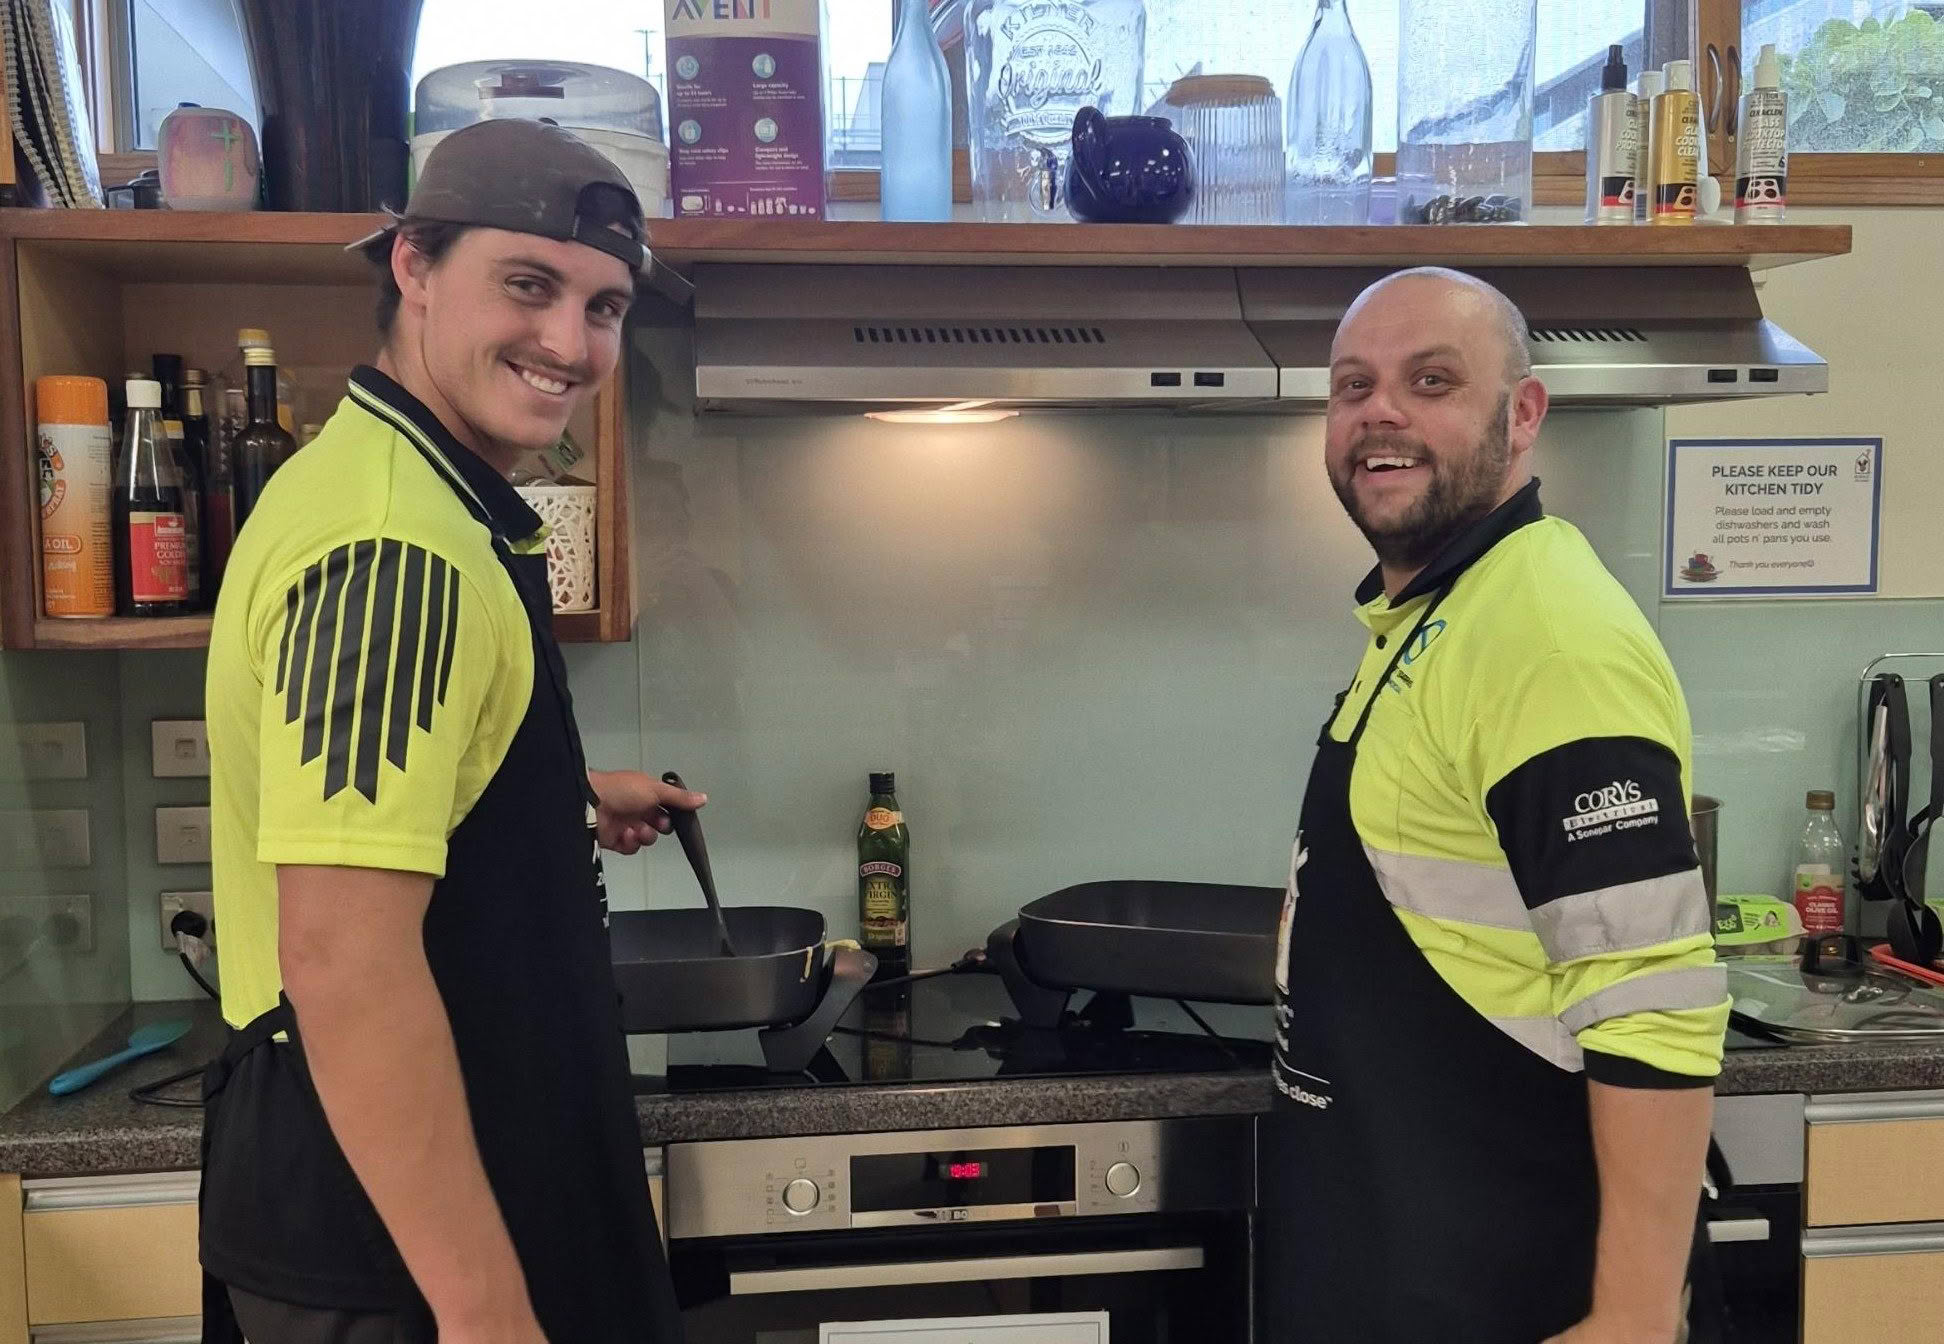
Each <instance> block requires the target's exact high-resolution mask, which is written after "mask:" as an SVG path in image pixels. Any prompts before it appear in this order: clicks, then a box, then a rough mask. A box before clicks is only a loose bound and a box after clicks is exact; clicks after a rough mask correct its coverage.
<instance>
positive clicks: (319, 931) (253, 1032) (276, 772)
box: [202, 120, 703, 1344]
mask: <svg viewBox="0 0 1944 1344" xmlns="http://www.w3.org/2000/svg"><path fill="white" fill-rule="evenodd" d="M365 250H366V253H367V255H368V256H369V257H370V258H371V259H372V260H373V261H374V262H375V263H376V264H377V266H378V275H379V325H380V327H381V329H382V331H383V333H384V340H383V348H382V349H381V351H380V353H379V355H378V359H377V362H376V366H375V367H365V368H359V369H357V370H355V371H353V373H352V374H351V378H350V385H349V387H348V388H347V389H346V395H345V399H344V400H343V401H342V402H341V403H340V404H339V407H338V409H337V412H336V413H335V414H334V415H332V417H331V419H330V422H329V423H328V424H326V425H325V427H324V430H323V433H321V434H320V435H319V436H318V437H317V439H316V440H315V441H314V442H312V443H311V444H309V445H308V446H307V447H306V448H305V449H304V450H303V451H302V452H301V453H299V454H298V455H297V456H296V457H295V458H294V459H292V460H291V461H290V462H289V463H288V464H287V465H285V466H284V467H282V468H281V469H279V471H278V472H277V475H276V477H275V478H274V479H273V480H272V481H271V482H270V485H269V488H268V489H267V490H266V491H265V492H264V494H263V498H262V501H261V503H260V504H259V505H258V506H257V509H256V511H255V512H254V513H252V514H251V515H250V521H249V525H248V526H247V527H245V528H244V529H243V533H242V535H241V536H240V537H239V538H238V539H237V544H236V549H235V552H234V554H233V555H232V557H231V559H230V564H229V570H228V573H227V575H226V576H225V579H224V582H223V591H222V596H221V600H220V601H219V602H218V603H217V608H216V620H215V629H214V631H213V633H212V635H211V638H210V647H209V685H208V718H209V745H210V764H211V776H212V778H211V795H212V796H211V809H212V830H213V841H214V854H213V858H214V860H215V862H214V877H215V895H216V913H217V923H218V924H219V925H220V926H221V928H222V931H223V1011H224V1016H225V1017H226V1018H227V1019H228V1021H229V1023H230V1024H231V1026H232V1027H234V1028H235V1029H236V1030H235V1031H234V1032H233V1033H232V1035H231V1039H230V1043H229V1046H228V1048H227V1049H226V1050H225V1051H224V1054H223V1057H222V1059H221V1060H220V1061H218V1063H216V1064H215V1065H213V1066H212V1067H211V1070H210V1073H209V1076H208V1078H207V1080H206V1082H205V1085H204V1092H205V1096H206V1098H207V1102H208V1107H207V1111H206V1113H205V1121H204V1159H203V1182H202V1261H203V1266H204V1269H205V1271H206V1272H207V1274H208V1276H209V1277H208V1279H207V1280H206V1283H205V1293H204V1332H205V1335H204V1337H205V1339H207V1340H211V1341H222V1342H223V1344H238V1342H239V1341H240V1340H241V1339H242V1337H243V1336H244V1335H247V1336H248V1338H249V1340H250V1341H251V1344H429V1341H431V1340H433V1339H435V1338H436V1339H437V1340H438V1341H440V1344H546V1341H549V1340H551V1341H553V1344H664V1342H671V1341H676V1340H679V1339H680V1337H681V1324H680V1322H679V1320H678V1319H677V1316H676V1312H675V1305H674V1301H673V1294H672V1291H671V1288H670V1285H669V1282H668V1275H667V1271H666V1269H665V1267H664V1265H663V1261H662V1250H661V1242H660V1238H659V1236H658V1235H657V1233H656V1229H655V1220H654V1213H653V1210H652V1208H651V1207H650V1203H649V1195H648V1187H647V1180H646V1174H645V1170H644V1168H643V1164H642V1152H641V1136H640V1131H639V1129H638V1128H637V1125H636V1121H635V1112H634V1101H633V1096H632V1089H631V1086H630V1082H629V1074H628V1063H627V1055H626V1048H625V1042H624V1039H623V1037H622V1033H621V1023H620V1016H619V1010H618V1007H617V996H616V991H615V983H614V973H613V968H612V966H611V964H610V962H609V951H608V935H607V901H606V894H605V892H604V890H603V886H602V878H601V867H600V852H599V851H600V848H601V847H606V848H609V849H614V850H618V851H620V852H622V853H634V852H635V851H636V850H638V849H639V848H640V847H641V846H642V845H644V844H648V843H651V842H652V841H653V840H654V838H655V836H656V835H657V834H659V833H661V832H663V831H665V830H667V829H668V827H669V819H668V809H670V808H686V809H693V808H696V807H699V806H701V804H702V802H703V799H702V798H701V796H700V795H696V794H690V793H687V792H685V791H682V790H679V789H673V788H669V787H667V786H665V785H663V784H661V783H660V782H658V781H656V780H654V779H651V778H649V777H648V776H646V775H644V774H641V773H639V772H635V771H617V772H612V773H606V772H590V771H589V770H588V768H587V763H586V761H585V760H584V759H583V757H582V754H581V743H580V734H579V732H578V731H577V729H576V728H575V724H574V714H573V702H572V700H571V698H570V697H569V696H568V693H567V683H566V671H565V668H564V667H563V666H562V663H561V658H560V650H559V647H558V646H557V645H556V644H555V642H554V637H553V633H552V628H551V621H552V604H551V600H550V596H549V586H548V583H547V561H546V547H545V540H546V530H545V528H544V527H543V526H542V524H541V521H540V518H539V516H538V515H536V514H535V513H534V511H533V510H532V509H531V508H529V507H528V506H527V504H526V503H525V501H524V500H522V499H521V498H520V496H519V494H518V493H516V492H515V491H514V489H513V487H512V486H511V485H510V484H508V482H507V479H506V477H507V473H508V472H510V471H511V470H512V468H513V467H514V465H515V463H516V462H517V461H518V460H519V458H520V457H521V456H522V455H523V454H526V453H531V452H535V451H538V450H542V449H545V448H547V447H549V446H551V445H552V444H554V443H555V442H557V441H558V440H559V438H560V435H561V434H562V433H563V432H564V431H565V429H566V428H567V424H568V421H569V419H570V418H571V417H572V415H573V413H574V411H575V409H576V408H577V407H579V406H580V405H582V404H584V403H585V402H586V400H587V399H588V398H589V397H591V396H592V395H593V394H594V391H595V389H596V388H597V387H599V386H600V385H601V384H602V383H603V382H605V381H606V380H607V378H608V375H609V374H611V373H612V372H613V371H614V366H615V363H616V361H617V359H618V358H619V356H620V351H621V347H622V331H623V324H624V321H625V319H626V317H627V314H628V309H629V306H630V305H631V303H632V302H633V299H634V292H635V281H636V277H637V275H638V274H639V273H640V271H641V269H642V267H643V265H644V263H645V261H646V258H647V253H646V250H645V247H644V237H643V222H642V216H641V207H640V204H639V202H638V201H637V200H636V198H635V195H634V192H633V191H632V190H631V189H630V188H629V186H628V182H627V179H626V178H625V177H623V176H622V175H621V173H620V172H619V170H617V169H616V168H615V167H614V165H613V164H612V163H610V162H608V160H606V159H605V158H603V157H602V156H601V155H600V154H598V153H596V152H595V151H594V150H593V149H591V148H589V147H588V146H587V145H585V144H583V143H582V142H580V141H579V140H577V139H575V138H574V137H573V136H572V135H569V134H568V133H567V132H565V131H562V130H560V129H558V128H556V127H553V126H548V125H543V124H541V123H538V122H528V121H510V120H503V121H488V122H483V123H481V124H479V125H476V126H470V127H467V128H466V129H464V130H461V131H456V132H454V133H453V134H452V135H451V136H450V137H448V138H447V139H446V140H445V141H444V142H443V143H441V144H440V145H439V147H438V148H437V149H436V150H434V151H433V152H432V155H431V157H430V159H429V160H428V161H427V163H426V165H425V170H424V172H423V173H422V174H421V175H420V177H419V181H418V185H417V188H416V189H415V190H414V191H413V193H412V199H411V201H410V203H409V205H408V206H407V208H406V212H405V215H404V216H403V218H402V219H400V220H399V221H398V223H397V224H396V226H395V227H394V228H391V229H388V230H386V231H385V232H384V233H382V234H379V235H376V236H374V237H373V238H372V239H370V240H368V242H367V243H366V245H365ZM232 1315H233V1319H232ZM239 1324H240V1326H241V1331H242V1333H241V1334H239V1333H238V1332H237V1326H238V1325H239Z"/></svg>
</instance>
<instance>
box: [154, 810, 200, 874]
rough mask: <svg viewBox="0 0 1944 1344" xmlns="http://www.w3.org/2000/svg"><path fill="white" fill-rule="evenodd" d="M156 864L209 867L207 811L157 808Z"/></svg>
mask: <svg viewBox="0 0 1944 1344" xmlns="http://www.w3.org/2000/svg"><path fill="white" fill-rule="evenodd" d="M155 861H156V862H157V863H208V862H209V809H208V808H207V807H158V808H156V809H155Z"/></svg>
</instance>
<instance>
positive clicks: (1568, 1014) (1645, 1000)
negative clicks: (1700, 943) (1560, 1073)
mask: <svg viewBox="0 0 1944 1344" xmlns="http://www.w3.org/2000/svg"><path fill="white" fill-rule="evenodd" d="M1727 997H1728V971H1727V969H1726V968H1725V967H1721V966H1683V967H1680V968H1679V969H1678V970H1671V971H1655V972H1652V973H1650V974H1646V975H1636V976H1633V977H1631V978H1629V979H1626V980H1622V981H1621V982H1620V983H1619V984H1617V985H1608V986H1607V987H1606V988H1605V989H1602V990H1598V991H1596V992H1595V993H1592V994H1588V995H1587V996H1586V997H1585V998H1583V999H1581V1000H1580V1001H1579V1002H1578V1003H1576V1004H1574V1005H1572V1006H1571V1007H1570V1008H1568V1009H1566V1011H1565V1012H1563V1013H1561V1014H1560V1015H1559V1021H1560V1024H1561V1025H1562V1026H1564V1027H1565V1028H1566V1029H1567V1030H1568V1031H1570V1032H1574V1033H1575V1034H1577V1033H1579V1032H1582V1031H1585V1030H1586V1029H1587V1028H1588V1027H1590V1026H1592V1025H1594V1024H1595V1023H1596V1022H1605V1021H1607V1020H1608V1019H1609V1018H1615V1017H1625V1016H1627V1014H1629V1013H1674V1012H1679V1011H1681V1010H1682V1009H1684V1008H1713V1007H1716V1006H1718V1005H1719V1004H1721V1003H1722V1002H1723V1001H1724V1000H1726V999H1727Z"/></svg>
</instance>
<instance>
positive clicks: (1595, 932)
mask: <svg viewBox="0 0 1944 1344" xmlns="http://www.w3.org/2000/svg"><path fill="white" fill-rule="evenodd" d="M1531 919H1532V928H1533V930H1534V931H1535V932H1536V933H1538V935H1539V941H1540V943H1541V944H1543V945H1544V946H1545V949H1546V957H1547V959H1548V960H1550V961H1551V962H1553V963H1554V964H1555V965H1557V964H1558V963H1560V962H1565V961H1578V960H1579V959H1580V958H1582V957H1597V956H1602V955H1604V954H1606V953H1609V952H1630V951H1633V950H1634V949H1635V948H1641V947H1654V946H1657V945H1659V944H1661V943H1671V942H1674V941H1675V940H1676V939H1680V938H1692V937H1694V936H1695V935H1696V934H1703V933H1707V932H1708V931H1709V930H1710V928H1711V927H1712V925H1711V922H1710V920H1709V911H1708V893H1707V889H1706V888H1705V887H1703V886H1702V885H1701V870H1700V869H1699V868H1690V869H1688V870H1687V871H1686V872H1681V873H1669V874H1667V875H1666V876H1665V877H1649V878H1645V879H1643V880H1641V881H1639V882H1623V883H1621V884H1620V885H1619V886H1616V887H1601V888H1600V889H1599V890H1598V891H1581V892H1575V893H1574V894H1573V895H1571V896H1561V897H1560V898H1559V899H1558V900H1556V901H1548V902H1546V903H1545V904H1544V905H1542V906H1540V907H1538V908H1537V909H1536V910H1534V911H1532V915H1531Z"/></svg>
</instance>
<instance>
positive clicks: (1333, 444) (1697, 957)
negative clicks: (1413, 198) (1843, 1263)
mask: <svg viewBox="0 0 1944 1344" xmlns="http://www.w3.org/2000/svg"><path fill="white" fill-rule="evenodd" d="M1525 330H1526V324H1525V322H1524V320H1523V319H1522V318H1521V317H1520V315H1519V313H1518V311H1517V309H1515V308H1514V307H1513V306H1512V304H1511V303H1510V302H1509V301H1507V300H1506V298H1505V297H1504V296H1503V295H1501V294H1500V293H1498V291H1496V290H1494V289H1492V288H1491V287H1490V286H1488V285H1486V284H1484V283H1483V282H1481V281H1479V280H1476V279H1474V278H1472V277H1469V276H1465V275H1461V274H1458V273H1455V272H1451V271H1442V270H1430V269H1427V270H1416V271H1406V272H1403V273H1400V274H1397V275H1393V276H1390V277H1388V278H1386V279H1385V280H1383V281H1380V282H1379V283H1377V284H1375V285H1373V286H1371V288H1370V289H1368V290H1367V291H1365V293H1364V294H1363V295H1362V296H1361V297H1359V298H1358V300H1357V301H1356V302H1355V303H1354V304H1352V305H1351V307H1350V310H1349V312H1348V313H1347V314H1346V315H1345V316H1344V319H1343V322H1342V325H1341V326H1340V327H1339V328H1338V329H1337V335H1336V341H1335V344H1334V347H1333V350H1332V356H1331V383H1330V403H1329V423H1328V431H1327V440H1326V447H1325V450H1324V451H1325V458H1326V462H1327V466H1328V470H1329V474H1330V481H1331V484H1332V485H1333V486H1334V487H1335V489H1336V493H1337V497H1338V498H1339V499H1340V500H1341V501H1342V502H1343V506H1344V508H1345V509H1346V510H1347V511H1348V512H1349V514H1350V517H1351V518H1352V519H1353V520H1354V521H1355V522H1356V524H1357V526H1358V527H1359V528H1360V529H1361V530H1362V531H1363V534H1364V536H1365V537H1366V538H1367V539H1368V540H1369V542H1370V544H1371V547H1372V549H1373V550H1375V551H1376V553H1377V567H1376V568H1375V569H1374V570H1373V571H1372V572H1371V573H1370V575H1369V576H1368V577H1367V578H1366V579H1365V580H1364V583H1363V585H1362V587H1361V588H1359V590H1358V592H1357V602H1358V604H1359V606H1358V610H1357V615H1358V618H1359V619H1360V620H1362V621H1363V623H1364V624H1365V625H1366V626H1368V627H1369V628H1370V631H1371V640H1370V644H1369V647H1368V648H1367V650H1366V652H1365V654H1364V657H1363V660H1362V662H1361V664H1360V665H1359V667H1358V670H1357V672H1356V674H1355V677H1354V679H1353V680H1352V681H1351V683H1350V686H1349V689H1348V690H1347V691H1346V692H1345V693H1344V694H1343V695H1342V696H1341V697H1340V698H1339V700H1338V703H1337V706H1336V709H1335V711H1334V712H1333V714H1332V715H1331V717H1330V720H1329V722H1328V723H1327V725H1326V726H1325V728H1324V730H1323V733H1322V737H1321V740H1320V741H1319V743H1318V747H1317V756H1316V761H1315V765H1314V767H1313V769H1312V771H1311V774H1310V778H1309V783H1308V787H1307V790H1306V793H1305V797H1304V800H1303V808H1302V818H1301V831H1300V833H1299V835H1298V838H1297V843H1296V849H1295V853H1294V856H1293V858H1292V862H1291V868H1290V887H1289V895H1288V898H1287V900H1286V902H1285V907H1284V915H1283V930H1282V937H1281V940H1280V941H1281V953H1280V955H1281V960H1280V963H1279V965H1278V967H1277V986H1278V1003H1277V1043H1276V1058H1275V1065H1274V1069H1275V1081H1276V1086H1277V1093H1278V1095H1277V1097H1276V1105H1275V1110H1274V1114H1273V1115H1272V1116H1271V1118H1270V1120H1269V1121H1268V1122H1267V1123H1266V1124H1265V1128H1264V1145H1263V1162H1264V1170H1263V1187H1262V1188H1263V1199H1264V1203H1265V1205H1266V1213H1267V1215H1268V1216H1267V1219H1266V1224H1267V1235H1266V1237H1265V1256H1266V1262H1265V1265H1264V1272H1263V1274H1262V1278H1261V1281H1262V1282H1263V1283H1264V1284H1265V1285H1267V1286H1268V1287H1267V1291H1266V1293H1265V1297H1266V1299H1267V1302H1266V1306H1265V1321H1264V1325H1265V1331H1264V1338H1265V1339H1267V1340H1270V1341H1273V1342H1274V1344H1299V1342H1301V1341H1309V1340H1318V1341H1322V1340H1343V1339H1356V1340H1360V1341H1368V1342H1369V1344H1422V1342H1423V1341H1431V1340H1436V1341H1438V1342H1439V1344H1540V1341H1553V1342H1554V1344H1569V1342H1570V1344H1671V1342H1672V1341H1674V1340H1676V1339H1677V1338H1681V1337H1683V1335H1684V1331H1685V1324H1684V1322H1683V1319H1682V1318H1683V1307H1682V1300H1683V1283H1684V1279H1685V1277H1686V1270H1687V1268H1688V1265H1689V1260H1690V1254H1691V1252H1692V1250H1693V1248H1694V1245H1695V1236H1696V1224H1697V1208H1698V1203H1699V1198H1700V1191H1701V1186H1702V1177H1703V1164H1704V1160H1705V1156H1706V1152H1707V1147H1708V1133H1709V1122H1710V1118H1711V1114H1712V1091H1711V1087H1710V1085H1711V1083H1712V1081H1713V1078H1714V1077H1715V1075H1716V1074H1717V1073H1718V1072H1719V1069H1720V1061H1721V1047H1722V1036H1723V1032H1724V1030H1725V1027H1726V1023H1727V1016H1728V996H1727V993H1726V989H1725V985H1724V981H1723V976H1722V972H1721V970H1720V968H1719V967H1717V966H1716V965H1715V964H1714V955H1713V948H1712V941H1711V936H1710V922H1709V910H1708V905H1707V901H1706V897H1705V894H1704V892H1703V889H1702V884H1701V873H1700V870H1699V866H1698V864H1697V861H1696V858H1695V853H1694V846H1693V843H1692V840H1691V838H1690V835H1689V830H1688V824H1687V804H1688V787H1689V786H1688V757H1689V749H1690V742H1689V738H1690V730H1689V724H1688V717H1687V711H1686V708H1685V706H1684V704H1683V702H1682V698H1681V690H1680V687H1679V685H1678V684H1677V683H1676V681H1675V678H1674V672H1673V669H1672V668H1671V667H1670V666H1669V665H1668V661H1667V657H1666V654H1665V653H1664V652H1663V651H1662V649H1661V647H1660V644H1659V642H1658V640H1657V639H1656V638H1655V636H1654V632H1653V630H1652V628H1651V627H1650V626H1649V625H1648V624H1647V621H1646V620H1645V618H1644V617H1643V616H1642V615H1641V613H1640V611H1639V609H1638V608H1637V607H1636V606H1635V605H1634V603H1633V601H1632V599H1630V598H1629V597H1628V596H1627V594H1626V592H1625V591H1624V590H1623V589H1622V588H1621V587H1620V585H1619V584H1618V583H1617V582H1616V581H1615V580H1614V579H1613V577H1612V576H1611V575H1610V574H1608V573H1607V571H1606V569H1605V568H1604V567H1603V566H1602V565H1601V564H1600V561H1599V559H1598V558H1597V557H1596V556H1595V555H1594V553H1593V550H1592V548H1591V547H1590V546H1589V545H1588V544H1587V542H1586V539H1585V538H1584V537H1582V536H1581V535H1580V533H1579V532H1578V531H1576V530H1575V529H1574V528H1573V527H1572V526H1570V525H1569V524H1567V523H1565V522H1562V521H1560V520H1559V519H1556V518H1548V517H1547V516H1546V515H1545V514H1544V512H1543V511H1542V510H1541V508H1540V505H1539V494H1538V489H1539V483H1538V481H1536V480H1535V479H1533V477H1532V465H1531V454H1532V449H1533V444H1534V442H1535V441H1536V440H1537V438H1538V436H1539V431H1540V427H1541V425H1542V424H1543V423H1544V420H1545V416H1546V408H1547V396H1546V389H1545V387H1544V385H1543V384H1542V383H1540V381H1539V380H1538V379H1537V378H1535V377H1533V376H1532V366H1531V362H1530V357H1529V355H1528V353H1527V347H1526V341H1525Z"/></svg>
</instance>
